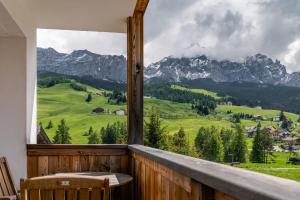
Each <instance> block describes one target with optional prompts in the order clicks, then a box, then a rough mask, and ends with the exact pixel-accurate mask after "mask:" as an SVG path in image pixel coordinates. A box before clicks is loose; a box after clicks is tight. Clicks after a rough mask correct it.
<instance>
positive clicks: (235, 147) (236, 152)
mask: <svg viewBox="0 0 300 200" xmlns="http://www.w3.org/2000/svg"><path fill="white" fill-rule="evenodd" d="M246 153H247V143H246V137H245V133H244V129H243V128H242V127H241V126H240V125H237V126H236V128H235V133H234V138H233V141H232V154H233V160H234V161H235V162H241V163H243V162H246Z"/></svg>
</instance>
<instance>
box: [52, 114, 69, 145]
mask: <svg viewBox="0 0 300 200" xmlns="http://www.w3.org/2000/svg"><path fill="white" fill-rule="evenodd" d="M69 129H70V128H69V127H68V126H67V125H66V121H65V120H64V119H62V120H61V121H60V124H59V125H58V129H57V130H56V133H55V136H54V138H53V143H54V144H71V136H70V134H69Z"/></svg>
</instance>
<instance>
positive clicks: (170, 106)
mask: <svg viewBox="0 0 300 200" xmlns="http://www.w3.org/2000/svg"><path fill="white" fill-rule="evenodd" d="M83 86H86V88H87V91H86V92H84V91H76V90H74V89H73V88H72V87H70V83H60V84H56V85H54V86H52V87H49V88H38V121H39V122H41V123H42V124H43V126H44V127H46V126H47V124H48V122H49V121H50V120H51V121H52V123H53V128H51V129H46V132H47V134H48V135H49V137H50V138H51V139H52V138H53V136H54V134H55V131H56V129H57V125H58V124H59V122H60V120H61V119H63V118H64V119H65V120H66V122H67V125H68V126H69V127H70V134H71V137H72V143H74V144H86V143H87V137H86V136H84V133H85V132H86V131H88V129H89V127H90V126H92V127H93V128H94V130H97V131H98V132H99V131H100V129H101V127H104V126H107V124H108V123H110V124H112V123H114V122H116V121H126V120H127V117H126V116H117V115H114V114H93V113H92V110H93V109H94V108H96V107H101V108H104V109H105V110H106V111H110V112H112V111H114V110H117V109H126V105H111V104H109V103H108V102H107V100H108V97H104V96H97V95H96V94H97V93H101V92H104V91H105V92H110V91H106V90H102V89H96V88H93V87H90V86H87V85H83ZM172 87H174V89H175V88H176V89H179V90H188V91H190V92H193V93H199V94H205V95H209V96H211V97H213V98H216V99H217V98H219V96H218V95H217V94H216V93H213V92H210V91H208V90H201V89H187V88H184V87H181V86H175V85H174V86H172ZM88 93H92V97H93V98H92V101H91V102H90V103H87V102H86V101H85V100H86V98H87V94H88ZM144 105H145V106H144V114H145V120H148V115H149V112H150V109H151V107H152V106H154V107H158V108H159V109H160V112H161V117H162V125H163V126H165V127H166V130H167V132H168V134H174V133H175V132H177V131H178V130H179V129H180V128H181V127H184V129H185V132H186V133H187V137H188V140H189V144H190V145H193V144H194V139H195V136H196V133H197V131H198V130H199V128H200V127H209V126H212V125H214V126H216V127H217V128H222V127H225V128H231V127H232V125H233V124H232V123H231V122H230V120H231V115H232V114H233V113H241V112H242V113H245V114H251V115H258V114H259V115H263V116H264V117H265V118H271V117H273V116H277V115H278V114H279V111H278V110H265V109H257V108H250V107H247V106H227V105H218V106H217V109H216V110H215V111H214V112H213V113H211V114H209V115H208V116H199V115H198V114H197V113H196V112H195V110H193V109H192V108H191V104H188V103H176V102H172V101H168V100H160V99H156V98H145V99H144ZM228 111H230V112H228ZM230 113H231V114H230ZM286 115H287V117H288V118H290V119H292V120H294V121H296V120H297V119H298V116H297V115H296V114H293V113H286ZM241 123H242V125H244V126H248V125H256V124H257V122H255V121H252V120H241ZM261 123H262V125H263V126H264V125H274V126H277V123H275V122H271V121H262V122H261ZM247 144H248V149H251V147H252V139H249V138H248V139H247ZM274 155H275V158H274V163H270V164H255V163H249V162H247V163H244V164H241V165H238V167H241V168H246V169H249V170H252V171H257V172H262V173H266V174H271V175H276V176H280V177H285V178H289V179H293V180H297V181H300V175H299V174H300V167H299V166H295V165H291V164H286V161H287V159H288V153H274Z"/></svg>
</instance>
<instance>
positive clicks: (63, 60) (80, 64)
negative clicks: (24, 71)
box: [37, 48, 126, 82]
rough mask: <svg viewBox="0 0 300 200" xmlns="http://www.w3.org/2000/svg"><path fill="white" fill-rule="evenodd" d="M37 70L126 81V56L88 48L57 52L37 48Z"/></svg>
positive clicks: (50, 49)
mask: <svg viewBox="0 0 300 200" xmlns="http://www.w3.org/2000/svg"><path fill="white" fill-rule="evenodd" d="M37 65H38V71H39V72H55V73H58V74H65V75H72V76H80V77H81V76H92V77H93V78H95V79H101V80H110V81H115V82H125V81H126V58H125V57H124V56H115V55H99V54H95V53H92V52H90V51H88V50H78V51H73V52H72V53H70V54H64V53H59V52H57V51H56V50H55V49H52V48H48V49H43V48H38V49H37Z"/></svg>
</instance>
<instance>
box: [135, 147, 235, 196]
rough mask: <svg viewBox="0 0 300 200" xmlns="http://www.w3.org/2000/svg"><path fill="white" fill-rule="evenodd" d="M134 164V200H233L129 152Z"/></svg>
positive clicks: (161, 165)
mask: <svg viewBox="0 0 300 200" xmlns="http://www.w3.org/2000/svg"><path fill="white" fill-rule="evenodd" d="M130 153H131V154H132V156H131V158H132V160H133V162H134V169H133V173H134V174H133V176H134V178H135V185H134V187H135V190H134V191H135V193H136V194H135V195H136V199H141V200H160V199H162V200H234V199H233V198H232V197H230V196H228V195H226V194H224V193H222V192H219V191H215V190H214V189H213V188H210V187H208V186H206V185H203V184H201V183H199V182H197V181H195V180H194V179H192V178H191V177H187V176H185V175H183V174H180V173H178V172H176V171H175V170H172V169H170V168H168V167H166V166H164V165H163V164H161V163H158V162H156V161H154V160H150V159H148V158H146V157H143V156H142V155H139V154H138V153H136V152H130Z"/></svg>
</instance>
